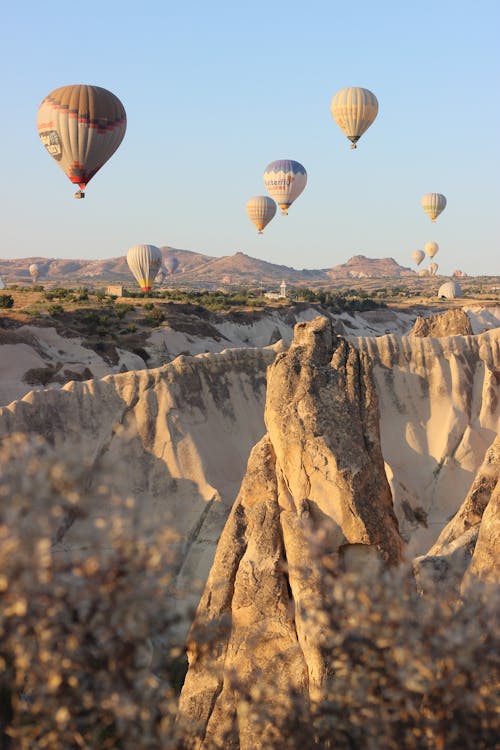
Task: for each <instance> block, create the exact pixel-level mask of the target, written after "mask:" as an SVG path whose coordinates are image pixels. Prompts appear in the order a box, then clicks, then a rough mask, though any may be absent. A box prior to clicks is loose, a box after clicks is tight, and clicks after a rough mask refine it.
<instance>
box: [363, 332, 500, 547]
mask: <svg viewBox="0 0 500 750" xmlns="http://www.w3.org/2000/svg"><path fill="white" fill-rule="evenodd" d="M353 343H354V344H355V346H356V347H357V348H358V349H359V350H360V352H363V353H364V354H365V355H366V356H367V358H368V359H369V361H370V362H371V365H372V370H373V377H374V379H375V383H376V389H377V394H378V398H379V404H380V433H381V441H382V454H383V456H384V460H385V463H386V473H387V477H388V479H389V483H390V486H391V490H392V496H393V501H394V510H395V512H396V515H397V517H398V521H399V527H400V531H401V535H402V536H403V538H404V539H405V541H406V542H407V546H406V552H405V554H406V556H407V557H408V559H411V558H413V557H415V556H416V555H422V554H425V553H426V552H427V551H428V550H429V549H430V547H431V546H432V545H433V544H434V543H435V541H436V539H437V538H438V536H439V534H440V533H441V531H442V529H443V528H444V527H445V526H446V524H447V523H448V521H449V519H450V518H451V517H452V516H453V515H454V514H455V513H456V512H457V510H458V509H459V507H460V505H461V503H462V502H463V500H464V498H465V497H466V495H467V493H468V491H469V489H470V487H471V484H472V482H473V481H474V478H475V476H476V474H477V472H478V471H479V468H480V466H481V464H482V462H483V460H484V457H485V454H486V451H487V450H488V448H489V447H490V445H491V444H492V442H493V440H494V439H495V437H496V435H497V434H499V432H500V398H499V383H500V329H499V328H496V329H494V330H491V331H489V332H487V333H484V334H480V335H477V336H451V337H445V338H433V337H426V338H420V337H409V336H403V337H398V336H393V335H390V336H380V337H377V338H367V337H359V338H357V339H355V340H354V339H353Z"/></svg>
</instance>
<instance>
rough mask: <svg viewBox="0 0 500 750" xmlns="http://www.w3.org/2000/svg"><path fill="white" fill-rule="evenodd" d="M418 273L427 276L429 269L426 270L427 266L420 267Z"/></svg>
mask: <svg viewBox="0 0 500 750" xmlns="http://www.w3.org/2000/svg"><path fill="white" fill-rule="evenodd" d="M418 275H419V276H428V275H429V271H428V270H427V268H421V269H420V271H419V272H418Z"/></svg>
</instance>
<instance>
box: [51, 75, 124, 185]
mask: <svg viewBox="0 0 500 750" xmlns="http://www.w3.org/2000/svg"><path fill="white" fill-rule="evenodd" d="M126 127H127V116H126V114H125V109H124V107H123V104H122V103H121V101H120V100H119V99H118V97H116V96H115V95H114V94H112V93H111V91H108V90H107V89H103V88H101V87H100V86H87V85H80V84H75V85H73V86H61V88H58V89H54V91H52V92H51V93H50V94H48V96H46V97H45V99H44V100H43V102H42V103H41V104H40V107H39V108H38V118H37V128H38V135H39V136H40V140H41V141H42V144H43V145H44V146H45V148H46V149H47V151H48V153H49V154H50V155H51V156H52V158H53V159H55V161H56V162H57V163H58V164H59V166H60V167H61V169H62V170H63V172H64V173H65V174H66V175H67V177H69V179H70V180H71V182H73V183H74V184H75V185H79V187H80V189H81V191H83V190H85V187H86V186H87V183H88V182H90V180H91V179H92V177H93V176H94V175H95V174H96V172H98V171H99V169H100V168H101V167H102V166H103V165H104V164H105V163H106V162H107V161H108V159H109V158H110V156H112V155H113V154H114V152H115V151H116V149H117V148H118V146H119V145H120V143H121V142H122V140H123V136H124V135H125V130H126ZM77 195H78V197H83V192H82V193H81V194H78V193H77Z"/></svg>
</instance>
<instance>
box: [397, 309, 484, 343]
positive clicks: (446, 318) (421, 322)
mask: <svg viewBox="0 0 500 750" xmlns="http://www.w3.org/2000/svg"><path fill="white" fill-rule="evenodd" d="M472 333H473V331H472V324H471V321H470V318H469V316H468V315H467V313H466V312H465V311H464V310H462V309H461V308H456V309H453V310H447V311H446V312H444V313H438V314H437V315H428V316H427V317H422V316H421V315H419V316H418V318H417V319H416V321H415V323H414V325H413V328H412V329H411V331H410V332H409V334H408V336H418V337H425V336H434V337H438V338H439V337H441V336H472Z"/></svg>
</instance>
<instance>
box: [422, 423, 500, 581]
mask: <svg viewBox="0 0 500 750" xmlns="http://www.w3.org/2000/svg"><path fill="white" fill-rule="evenodd" d="M414 571H415V575H416V577H417V581H418V583H419V586H420V587H421V589H422V590H423V591H425V590H426V589H429V588H431V589H432V588H435V586H436V585H438V586H441V587H445V588H447V589H451V590H455V592H456V593H457V594H458V593H459V591H460V590H461V591H462V593H464V592H465V591H466V590H467V588H468V587H469V586H471V585H473V584H474V582H475V581H478V580H479V581H483V582H495V583H499V582H500V437H499V436H497V438H496V439H495V440H494V442H493V444H492V445H491V446H490V448H489V449H488V451H487V453H486V456H485V459H484V462H483V464H482V466H481V468H480V469H479V471H478V473H477V476H476V478H475V479H474V482H473V483H472V486H471V488H470V490H469V492H468V494H467V497H466V498H465V500H464V502H463V503H462V505H461V507H460V509H459V510H458V512H457V513H456V514H455V516H454V517H453V518H452V519H451V521H450V522H449V523H448V524H447V525H446V526H445V528H444V529H443V531H442V532H441V534H440V535H439V537H438V539H437V541H436V543H435V544H434V545H433V546H432V547H431V549H430V550H429V552H428V553H427V554H426V555H421V556H420V557H417V558H416V560H415V561H414Z"/></svg>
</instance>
